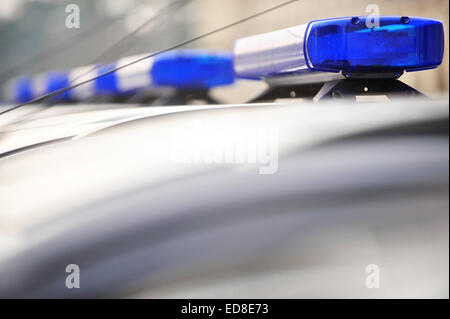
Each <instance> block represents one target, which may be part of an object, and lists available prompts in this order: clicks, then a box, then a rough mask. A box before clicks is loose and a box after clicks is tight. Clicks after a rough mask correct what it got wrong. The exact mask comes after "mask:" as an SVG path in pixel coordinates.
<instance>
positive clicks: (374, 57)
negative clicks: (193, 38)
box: [233, 16, 444, 78]
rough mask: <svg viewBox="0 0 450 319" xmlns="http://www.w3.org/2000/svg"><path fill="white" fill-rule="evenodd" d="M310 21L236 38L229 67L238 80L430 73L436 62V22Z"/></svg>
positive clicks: (440, 37) (439, 45)
mask: <svg viewBox="0 0 450 319" xmlns="http://www.w3.org/2000/svg"><path fill="white" fill-rule="evenodd" d="M366 19H370V18H368V17H347V18H335V19H326V20H316V21H311V22H310V23H308V24H305V25H300V26H296V27H292V28H288V29H284V30H279V31H275V32H271V33H266V34H261V35H256V36H251V37H247V38H241V39H238V40H237V41H236V43H235V45H234V50H233V54H234V68H235V72H236V75H237V76H238V77H247V78H263V77H272V76H279V75H287V74H297V73H304V72H311V71H324V72H342V73H343V74H344V75H346V76H349V75H352V74H358V73H394V74H395V73H397V75H400V74H401V73H402V72H403V71H418V70H424V69H430V68H435V67H437V66H438V65H439V64H441V62H442V58H443V51H444V31H443V26H442V23H441V22H440V21H437V20H433V19H426V18H416V17H392V16H380V17H379V25H378V26H374V27H369V26H372V25H370V24H367V25H366Z"/></svg>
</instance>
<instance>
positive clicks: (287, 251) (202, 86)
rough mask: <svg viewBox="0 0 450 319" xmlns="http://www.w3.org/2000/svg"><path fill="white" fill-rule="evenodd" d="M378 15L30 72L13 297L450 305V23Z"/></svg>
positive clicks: (19, 164) (7, 205)
mask: <svg viewBox="0 0 450 319" xmlns="http://www.w3.org/2000/svg"><path fill="white" fill-rule="evenodd" d="M364 19H365V17H345V18H336V19H326V20H318V21H311V22H309V23H308V24H305V25H300V26H297V27H293V28H289V29H286V30H280V31H275V32H272V33H268V34H261V35H254V36H250V37H247V38H241V39H238V40H236V42H235V45H234V48H233V50H232V52H230V53H226V52H225V53H224V52H212V51H197V50H173V51H169V52H163V53H160V54H148V55H143V56H133V57H128V58H124V59H122V60H120V61H118V62H117V63H116V64H99V65H95V66H87V67H80V68H76V69H74V70H72V71H67V72H60V71H58V72H54V71H53V72H49V73H46V74H41V75H39V76H37V77H33V78H31V77H30V78H21V79H16V80H13V81H12V82H11V83H10V84H9V85H8V89H7V90H8V91H7V92H8V93H9V96H10V99H11V100H12V101H14V102H16V103H27V102H29V101H33V100H35V101H36V102H40V103H41V104H31V105H26V106H23V107H20V108H14V107H11V106H5V109H4V111H3V114H2V116H5V117H4V118H3V121H4V122H3V127H2V128H1V135H2V139H1V140H0V156H1V158H0V171H1V176H2V179H1V180H0V194H1V195H0V196H1V198H2V200H1V201H2V210H1V212H0V221H1V222H0V227H1V228H0V234H1V236H0V251H1V253H0V296H2V297H7V298H10V297H19V298H30V297H31V298H48V297H53V298H55V297H56V298H79V297H138V298H280V297H281V298H283V297H284V298H292V297H293V298H314V297H316V298H352V297H353V298H402V297H409V298H417V297H426V298H430V297H431V298H432V297H435V298H436V297H437V298H443V297H448V234H449V230H448V161H449V158H448V112H449V109H448V101H446V100H431V99H429V98H427V97H426V96H424V95H423V94H422V93H420V92H418V91H417V90H415V89H414V88H411V87H409V86H407V85H406V84H404V83H402V82H401V81H400V80H399V78H400V77H401V75H402V74H403V73H404V72H413V71H420V70H424V69H429V68H435V67H438V66H439V65H440V64H441V62H442V59H443V45H444V43H443V26H442V23H441V22H440V21H437V20H433V19H426V18H415V17H406V16H397V17H394V16H386V17H381V18H380V25H379V26H376V27H373V28H367V26H366V25H365V24H364V23H363V21H364ZM255 82H256V83H263V84H264V87H265V89H264V90H262V91H261V92H259V94H256V95H255V96H254V97H252V98H250V99H248V100H247V101H246V103H243V104H221V103H220V101H219V99H217V98H215V96H214V95H213V93H212V91H213V90H214V89H216V88H226V87H227V88H232V87H233V86H235V85H247V84H249V83H250V84H251V83H255ZM43 96H44V97H45V99H44V100H42V97H43ZM368 99H370V100H371V102H367V100H368ZM198 100H200V101H203V103H204V104H202V105H194V103H193V101H198ZM386 100H388V101H386ZM42 102H45V103H49V104H51V105H53V106H52V107H51V108H49V109H48V110H45V111H42V112H49V113H47V114H46V113H41V112H40V110H41V109H45V108H46V106H45V104H42ZM73 102H76V104H68V103H73ZM113 102H114V103H113ZM117 102H120V103H117ZM124 102H126V103H124ZM18 105H19V104H18ZM18 105H16V106H18ZM97 108H102V109H101V110H100V109H97ZM36 110H38V111H36ZM51 112H54V113H53V114H52V113H51ZM0 120H2V119H1V117H0Z"/></svg>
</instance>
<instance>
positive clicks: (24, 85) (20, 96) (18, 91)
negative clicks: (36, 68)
mask: <svg viewBox="0 0 450 319" xmlns="http://www.w3.org/2000/svg"><path fill="white" fill-rule="evenodd" d="M32 85H33V84H32V80H31V78H30V77H21V78H18V79H16V80H14V82H13V84H12V88H11V89H12V101H14V102H18V103H25V102H28V101H30V100H32V99H33V87H32Z"/></svg>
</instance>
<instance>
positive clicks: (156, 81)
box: [151, 50, 234, 89]
mask: <svg viewBox="0 0 450 319" xmlns="http://www.w3.org/2000/svg"><path fill="white" fill-rule="evenodd" d="M151 75H152V79H153V85H155V86H173V87H176V88H194V89H195V88H211V87H215V86H221V85H227V84H232V83H233V82H234V71H233V57H232V54H231V53H211V52H208V51H189V50H183V51H171V52H167V53H165V54H161V55H158V56H156V57H155V60H154V62H153V67H152V70H151Z"/></svg>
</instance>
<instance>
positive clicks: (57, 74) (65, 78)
mask: <svg viewBox="0 0 450 319" xmlns="http://www.w3.org/2000/svg"><path fill="white" fill-rule="evenodd" d="M69 85H70V82H69V72H65V71H53V72H48V73H45V74H44V75H43V86H44V87H43V92H38V94H35V96H34V98H37V97H40V96H41V94H51V93H54V92H55V91H58V90H61V89H64V88H66V87H68V86H69ZM69 99H70V95H69V91H65V92H62V93H60V94H57V95H55V96H52V97H50V98H48V101H58V102H59V101H67V100H69Z"/></svg>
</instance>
